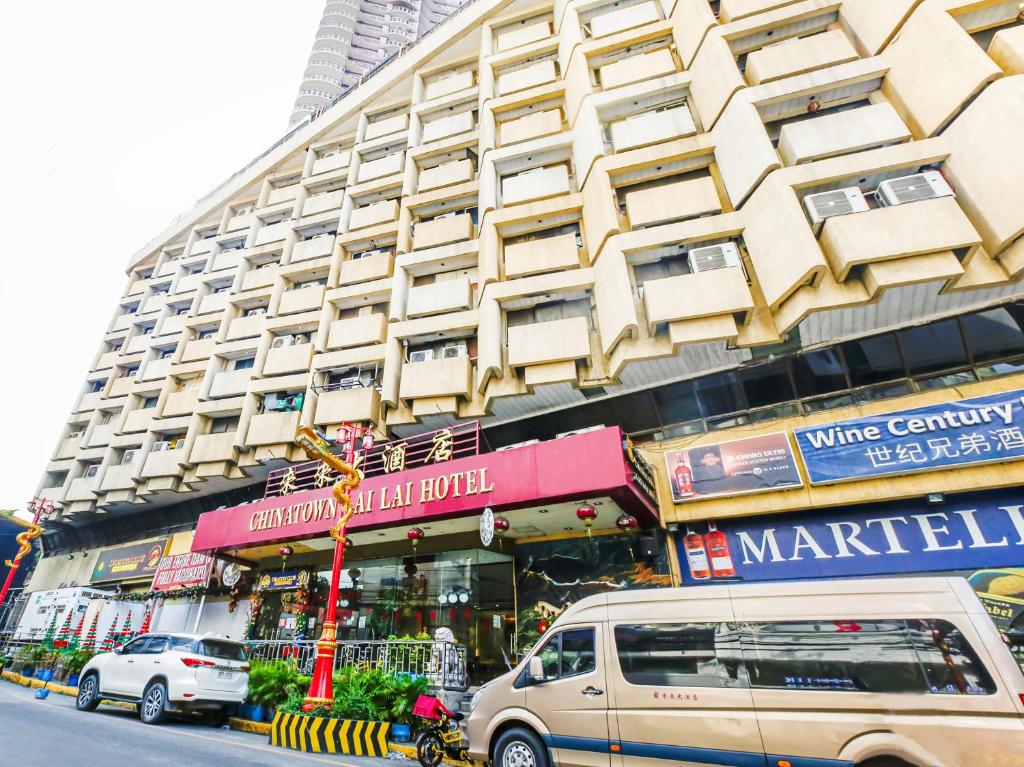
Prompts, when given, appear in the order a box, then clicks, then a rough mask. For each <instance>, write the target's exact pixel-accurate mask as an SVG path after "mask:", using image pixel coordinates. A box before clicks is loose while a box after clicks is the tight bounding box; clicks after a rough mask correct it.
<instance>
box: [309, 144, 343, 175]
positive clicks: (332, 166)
mask: <svg viewBox="0 0 1024 767" xmlns="http://www.w3.org/2000/svg"><path fill="white" fill-rule="evenodd" d="M351 161H352V153H351V152H350V151H348V150H347V149H346V150H344V151H342V152H338V153H336V154H332V155H328V156H327V157H321V158H320V159H318V160H317V161H316V162H314V163H313V175H314V176H319V175H320V174H321V173H330V172H331V171H334V170H340V169H341V168H347V167H348V165H349V163H350V162H351Z"/></svg>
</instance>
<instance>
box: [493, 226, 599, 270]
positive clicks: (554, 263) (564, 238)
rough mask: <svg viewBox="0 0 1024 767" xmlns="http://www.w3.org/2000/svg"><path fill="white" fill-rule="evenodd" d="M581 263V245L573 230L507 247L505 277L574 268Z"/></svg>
mask: <svg viewBox="0 0 1024 767" xmlns="http://www.w3.org/2000/svg"><path fill="white" fill-rule="evenodd" d="M579 265H580V256H579V248H578V247H577V246H576V235H575V234H573V233H572V232H567V233H566V234H559V235H557V236H555V237H544V238H543V239H539V240H529V241H527V242H520V243H516V244H515V245H506V246H505V278H506V279H514V278H516V277H528V276H529V275H531V274H541V273H543V272H553V271H560V270H562V269H572V268H574V267H577V266H579Z"/></svg>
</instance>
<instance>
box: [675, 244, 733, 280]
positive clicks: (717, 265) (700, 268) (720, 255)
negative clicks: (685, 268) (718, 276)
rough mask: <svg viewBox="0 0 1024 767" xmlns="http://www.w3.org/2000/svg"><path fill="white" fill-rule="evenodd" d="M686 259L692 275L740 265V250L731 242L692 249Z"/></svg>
mask: <svg viewBox="0 0 1024 767" xmlns="http://www.w3.org/2000/svg"><path fill="white" fill-rule="evenodd" d="M686 258H687V260H688V261H689V263H690V271H691V272H693V273H694V274H697V273H699V272H708V271H711V270H712V269H724V268H726V267H728V266H739V265H740V264H741V261H740V250H739V248H737V247H736V245H735V244H733V243H731V242H723V243H722V244H721V245H709V246H708V247H706V248H694V249H693V250H691V251H690V252H689V253H687V255H686Z"/></svg>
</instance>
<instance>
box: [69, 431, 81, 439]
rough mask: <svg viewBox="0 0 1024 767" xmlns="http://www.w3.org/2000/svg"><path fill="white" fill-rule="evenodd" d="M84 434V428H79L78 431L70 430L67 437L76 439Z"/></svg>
mask: <svg viewBox="0 0 1024 767" xmlns="http://www.w3.org/2000/svg"><path fill="white" fill-rule="evenodd" d="M84 435H85V429H79V430H78V431H73V432H71V433H70V434H69V435H68V439H78V438H79V437H82V436H84Z"/></svg>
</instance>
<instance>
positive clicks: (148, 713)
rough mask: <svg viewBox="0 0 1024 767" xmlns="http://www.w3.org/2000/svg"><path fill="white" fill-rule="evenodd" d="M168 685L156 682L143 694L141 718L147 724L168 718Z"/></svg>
mask: <svg viewBox="0 0 1024 767" xmlns="http://www.w3.org/2000/svg"><path fill="white" fill-rule="evenodd" d="M166 705H167V687H166V686H165V685H164V684H163V683H162V682H154V683H153V684H151V685H150V686H149V687H147V688H146V691H145V692H144V693H143V694H142V704H141V705H140V706H139V718H140V719H141V720H142V721H143V722H144V723H145V724H160V722H162V721H164V720H165V719H167V710H166V708H165V706H166Z"/></svg>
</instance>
